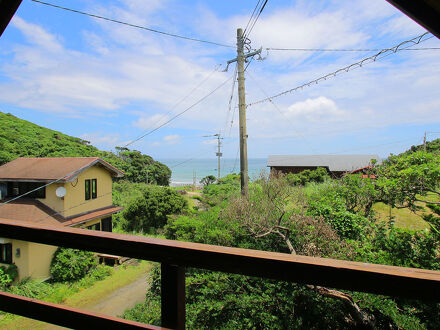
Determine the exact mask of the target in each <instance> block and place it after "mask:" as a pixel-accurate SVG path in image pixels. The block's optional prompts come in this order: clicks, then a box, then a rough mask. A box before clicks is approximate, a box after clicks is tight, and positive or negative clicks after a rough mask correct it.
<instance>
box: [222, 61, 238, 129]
mask: <svg viewBox="0 0 440 330" xmlns="http://www.w3.org/2000/svg"><path fill="white" fill-rule="evenodd" d="M237 73H238V71H237V66H235V70H234V76H233V81H232V89H231V96H230V97H229V102H228V112H227V114H226V122H225V129H224V130H223V136H224V135H226V129H227V128H228V123H229V115H230V114H231V112H232V101H233V98H234V90H235V82H236V80H237ZM232 119H233V118H232Z"/></svg>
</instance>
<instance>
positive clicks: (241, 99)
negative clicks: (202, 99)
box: [225, 28, 262, 196]
mask: <svg viewBox="0 0 440 330" xmlns="http://www.w3.org/2000/svg"><path fill="white" fill-rule="evenodd" d="M255 55H258V56H259V59H262V58H261V48H260V49H258V50H256V51H253V52H250V53H247V54H245V53H244V37H243V29H241V28H238V29H237V57H236V58H234V59H233V60H230V61H228V62H227V66H226V70H225V71H227V70H228V67H229V64H231V63H233V62H237V74H238V112H239V126H240V132H239V136H240V177H241V194H242V195H244V196H247V195H248V192H249V188H248V181H249V178H248V177H249V176H248V159H247V138H248V136H247V131H246V97H245V86H244V62H245V61H246V59H247V58H248V57H253V56H255Z"/></svg>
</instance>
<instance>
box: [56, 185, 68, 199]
mask: <svg viewBox="0 0 440 330" xmlns="http://www.w3.org/2000/svg"><path fill="white" fill-rule="evenodd" d="M55 194H56V195H57V197H64V196H65V195H66V188H64V187H58V188H57V190H55Z"/></svg>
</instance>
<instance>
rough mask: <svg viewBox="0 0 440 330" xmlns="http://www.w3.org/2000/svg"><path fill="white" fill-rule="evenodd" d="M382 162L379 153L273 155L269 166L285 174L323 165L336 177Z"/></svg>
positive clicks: (269, 160) (272, 169) (269, 159)
mask: <svg viewBox="0 0 440 330" xmlns="http://www.w3.org/2000/svg"><path fill="white" fill-rule="evenodd" d="M373 159H374V160H375V161H376V164H380V163H381V162H382V160H381V159H380V157H379V156H378V155H271V156H269V158H268V160H267V166H268V167H270V170H271V171H279V172H282V173H285V174H288V173H300V172H302V171H304V170H316V169H317V168H318V167H323V168H325V169H327V171H328V172H329V173H330V174H331V175H332V176H334V177H341V176H342V175H343V174H345V173H351V172H353V171H356V170H359V169H363V168H367V167H369V166H372V165H373V164H372V160H373Z"/></svg>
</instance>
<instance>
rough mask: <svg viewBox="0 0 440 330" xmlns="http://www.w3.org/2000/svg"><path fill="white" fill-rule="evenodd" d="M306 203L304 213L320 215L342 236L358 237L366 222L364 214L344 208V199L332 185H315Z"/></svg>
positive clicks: (314, 215)
mask: <svg viewBox="0 0 440 330" xmlns="http://www.w3.org/2000/svg"><path fill="white" fill-rule="evenodd" d="M308 204H309V205H308V209H307V212H306V214H307V215H310V216H313V217H322V218H323V219H324V220H325V221H326V222H327V223H329V224H330V225H331V226H332V227H333V228H334V229H335V230H336V231H337V232H338V234H339V235H340V236H341V237H342V238H349V239H359V238H360V237H361V235H362V233H363V229H364V226H365V225H366V224H367V222H368V221H367V219H366V218H365V217H364V216H362V215H360V214H357V213H355V212H350V211H348V210H347V209H346V203H345V199H344V198H343V197H341V196H340V195H339V194H338V192H337V190H336V186H333V185H323V186H322V187H321V189H316V187H315V189H314V191H313V192H312V194H311V195H310V196H309V202H308Z"/></svg>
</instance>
